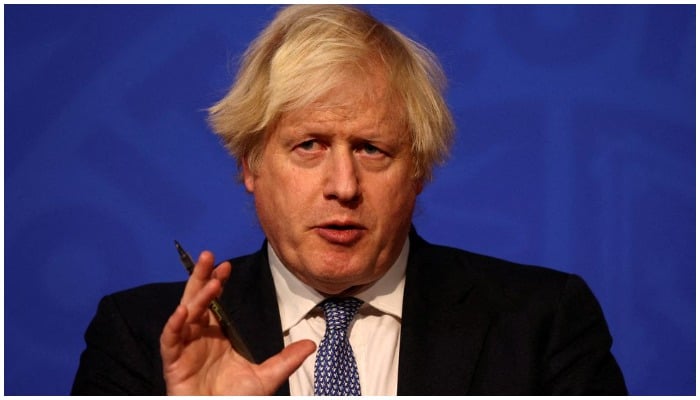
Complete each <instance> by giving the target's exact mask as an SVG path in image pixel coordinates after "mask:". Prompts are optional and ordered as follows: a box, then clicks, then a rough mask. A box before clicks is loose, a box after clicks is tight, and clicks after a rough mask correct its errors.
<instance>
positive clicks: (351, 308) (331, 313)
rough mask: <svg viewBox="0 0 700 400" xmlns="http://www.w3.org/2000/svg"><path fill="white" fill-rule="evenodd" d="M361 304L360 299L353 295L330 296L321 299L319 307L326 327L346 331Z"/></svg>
mask: <svg viewBox="0 0 700 400" xmlns="http://www.w3.org/2000/svg"><path fill="white" fill-rule="evenodd" d="M361 305H362V300H358V299H356V298H354V297H331V298H328V299H326V300H325V301H323V303H321V308H323V314H324V315H325V317H326V329H327V330H340V331H347V329H348V326H349V325H350V322H351V321H352V320H353V318H355V314H356V313H357V310H358V309H359V308H360V306H361Z"/></svg>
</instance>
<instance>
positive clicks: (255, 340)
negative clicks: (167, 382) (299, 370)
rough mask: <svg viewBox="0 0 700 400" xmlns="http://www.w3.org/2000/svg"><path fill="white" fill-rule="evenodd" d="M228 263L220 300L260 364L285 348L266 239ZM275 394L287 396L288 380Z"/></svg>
mask: <svg viewBox="0 0 700 400" xmlns="http://www.w3.org/2000/svg"><path fill="white" fill-rule="evenodd" d="M231 265H232V267H233V268H232V271H231V277H230V278H229V280H228V281H227V282H226V285H225V287H224V292H223V294H222V295H221V302H222V304H223V306H224V307H225V308H226V310H228V312H229V313H230V315H231V318H232V320H233V323H234V324H235V325H236V328H237V329H238V331H239V332H240V334H241V336H242V338H243V340H244V341H245V342H246V344H247V345H248V347H249V349H250V351H251V353H252V354H253V357H254V358H255V361H256V362H258V363H260V362H263V361H265V360H267V359H268V358H270V357H271V356H273V355H275V354H277V353H279V352H280V351H282V349H283V348H284V338H283V336H282V323H281V322H280V313H279V309H278V307H277V297H276V294H275V287H274V283H273V280H272V274H271V273H270V268H269V264H268V260H267V242H265V243H264V244H263V247H262V249H261V250H260V251H258V252H257V253H255V254H253V255H251V256H248V257H242V258H239V259H234V260H231ZM276 394H277V395H287V396H288V395H289V382H288V381H285V383H284V384H283V385H282V386H281V387H280V388H279V389H278V391H277V393H276Z"/></svg>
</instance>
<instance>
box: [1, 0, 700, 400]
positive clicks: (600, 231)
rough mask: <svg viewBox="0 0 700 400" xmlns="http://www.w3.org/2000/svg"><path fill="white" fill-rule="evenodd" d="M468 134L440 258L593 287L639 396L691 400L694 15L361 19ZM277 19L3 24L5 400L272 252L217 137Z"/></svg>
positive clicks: (122, 10) (428, 208)
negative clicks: (401, 55) (172, 296)
mask: <svg viewBox="0 0 700 400" xmlns="http://www.w3.org/2000/svg"><path fill="white" fill-rule="evenodd" d="M368 8H369V9H370V10H371V11H372V12H373V13H374V14H375V15H377V16H378V17H379V18H380V19H383V20H385V21H387V22H389V23H390V24H392V25H395V26H396V27H398V28H399V29H401V30H403V31H404V32H406V33H407V34H409V35H410V36H412V37H414V38H415V39H417V40H419V41H421V42H423V43H424V44H426V45H427V46H428V47H430V48H432V49H433V50H434V51H435V52H436V53H437V55H438V56H439V58H440V59H441V61H442V63H443V65H444V67H445V70H446V72H447V74H448V76H449V80H450V90H449V93H448V96H449V104H450V106H451V108H452V110H453V111H454V113H455V117H456V122H457V124H458V137H457V141H456V144H455V148H454V151H453V156H452V158H451V159H450V161H449V163H448V164H446V165H445V166H444V167H443V168H441V169H439V170H438V171H437V175H436V179H435V180H434V182H433V183H431V184H430V185H429V186H428V187H427V189H426V191H425V192H424V193H423V194H422V195H421V198H420V204H419V210H418V211H417V215H416V218H415V224H416V226H417V228H418V231H419V232H420V233H421V234H422V235H423V236H424V237H426V238H427V239H428V240H430V241H433V242H439V243H443V244H448V245H454V246H458V247H462V248H465V249H469V250H472V251H476V252H480V253H486V254H490V255H494V256H498V257H502V258H506V259H510V260H514V261H519V262H524V263H532V264H540V265H545V266H549V267H554V268H557V269H560V270H564V271H570V272H574V273H577V274H580V275H582V276H583V277H584V278H585V279H586V280H587V282H588V283H589V284H590V286H591V287H592V289H593V290H594V292H595V293H596V294H597V296H598V298H599V300H600V302H601V304H602V306H603V309H604V310H605V313H606V316H607V319H608V322H609V325H610V329H611V331H612V334H613V336H614V338H615V343H614V346H613V352H614V354H615V355H616V357H617V359H618V360H619V362H620V364H621V366H622V369H623V371H624V373H625V376H626V379H627V383H628V386H629V389H630V391H631V392H632V393H633V394H638V395H652V394H653V395H666V394H685V395H690V394H694V393H695V281H696V277H695V273H696V272H695V79H696V78H695V6H694V5H680V6H647V5H645V6H633V5H625V6H390V5H381V6H368ZM276 9H277V7H275V6H269V5H258V6H134V5H130V6H85V5H74V6H48V5H31V6H30V5H6V6H4V10H5V392H6V394H10V395H28V394H47V395H48V394H67V393H68V391H69V389H70V386H71V383H72V378H73V374H74V372H75V370H76V367H77V364H78V357H79V354H80V352H81V350H82V349H83V346H84V344H83V340H82V335H83V332H84V330H85V328H86V326H87V324H88V322H89V320H90V319H91V317H92V316H93V314H94V312H95V309H96V305H97V302H98V300H99V298H100V297H101V296H103V295H105V294H107V293H109V292H113V291H116V290H119V289H124V288H127V287H131V286H135V285H139V284H143V283H147V282H153V281H164V280H181V279H183V278H184V277H185V272H184V270H183V269H182V266H181V265H180V264H179V261H178V258H177V255H176V253H175V250H174V248H173V239H178V240H180V241H181V242H182V243H183V245H184V246H185V247H186V248H187V249H189V250H190V252H192V253H197V252H199V251H200V250H202V249H205V248H206V249H211V250H212V251H214V252H215V254H217V256H218V258H228V257H231V256H234V255H239V254H243V253H248V252H252V251H254V250H256V249H258V248H259V246H260V244H261V240H262V235H261V233H260V230H259V228H258V226H257V223H256V219H255V215H254V210H253V206H252V201H251V198H250V197H249V196H248V195H247V194H246V193H245V192H244V190H243V188H242V187H241V186H240V185H239V184H237V183H236V182H235V178H234V177H235V173H236V171H235V164H234V161H233V160H232V159H230V158H229V156H228V155H227V154H226V152H225V151H224V150H223V148H222V147H221V146H220V145H219V143H218V141H217V139H216V137H215V136H214V135H213V134H212V133H211V132H210V130H209V129H208V127H207V125H206V123H205V122H204V119H205V115H206V113H205V112H204V109H205V108H206V107H208V106H209V105H211V104H212V103H213V102H214V101H215V100H217V99H218V98H220V97H221V96H222V95H223V94H224V92H225V91H226V89H227V88H228V86H229V85H230V82H231V80H232V76H233V74H234V72H235V70H236V60H237V57H238V56H239V55H240V53H241V52H242V51H243V50H244V48H245V46H246V45H247V43H248V42H249V41H250V40H251V39H252V38H253V37H254V36H255V35H256V34H257V32H259V30H260V29H261V28H262V27H263V26H264V25H265V23H266V22H267V21H269V20H270V19H271V17H272V15H273V14H274V12H275V10H276Z"/></svg>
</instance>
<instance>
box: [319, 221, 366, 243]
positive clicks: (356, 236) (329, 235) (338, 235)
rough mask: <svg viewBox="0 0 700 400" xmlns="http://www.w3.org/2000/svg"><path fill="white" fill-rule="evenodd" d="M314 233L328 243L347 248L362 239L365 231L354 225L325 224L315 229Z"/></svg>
mask: <svg viewBox="0 0 700 400" xmlns="http://www.w3.org/2000/svg"><path fill="white" fill-rule="evenodd" d="M316 232H317V233H318V235H319V236H321V238H323V239H324V240H326V241H327V242H329V243H332V244H337V245H343V246H349V245H352V244H355V243H356V242H357V241H359V240H360V239H361V238H362V236H363V235H364V233H365V229H364V227H362V226H360V225H355V224H327V225H321V226H319V227H318V228H316Z"/></svg>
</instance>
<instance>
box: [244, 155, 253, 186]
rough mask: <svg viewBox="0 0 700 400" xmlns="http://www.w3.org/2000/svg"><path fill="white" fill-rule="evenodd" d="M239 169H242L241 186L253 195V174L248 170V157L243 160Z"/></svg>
mask: <svg viewBox="0 0 700 400" xmlns="http://www.w3.org/2000/svg"><path fill="white" fill-rule="evenodd" d="M241 167H242V168H243V184H244V185H245V188H246V190H247V191H248V193H255V174H253V171H251V169H250V163H249V160H248V157H246V158H244V159H243V162H242V163H241Z"/></svg>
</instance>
